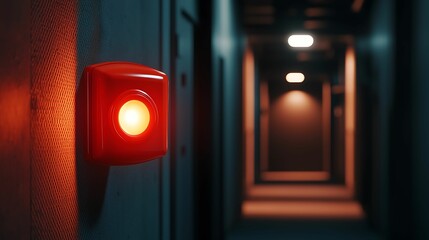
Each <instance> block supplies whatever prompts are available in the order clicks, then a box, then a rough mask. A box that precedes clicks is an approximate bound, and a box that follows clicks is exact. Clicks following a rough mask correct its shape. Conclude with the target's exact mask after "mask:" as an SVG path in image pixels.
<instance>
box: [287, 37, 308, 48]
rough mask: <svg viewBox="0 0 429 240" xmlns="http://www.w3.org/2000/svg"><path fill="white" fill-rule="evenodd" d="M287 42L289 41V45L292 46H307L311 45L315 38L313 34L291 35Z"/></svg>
mask: <svg viewBox="0 0 429 240" xmlns="http://www.w3.org/2000/svg"><path fill="white" fill-rule="evenodd" d="M287 42H288V44H289V46H291V47H296V48H299V47H302V48H306V47H311V46H312V45H313V43H314V39H313V37H312V36H311V35H308V34H303V35H291V36H290V37H289V38H288V39H287Z"/></svg>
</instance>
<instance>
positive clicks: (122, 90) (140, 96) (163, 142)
mask: <svg viewBox="0 0 429 240" xmlns="http://www.w3.org/2000/svg"><path fill="white" fill-rule="evenodd" d="M79 91H80V94H78V96H79V98H81V99H79V101H78V105H79V106H77V107H78V108H80V109H81V112H82V117H83V118H84V121H83V124H82V127H83V129H84V132H83V135H84V139H83V143H84V146H83V148H84V152H85V156H86V160H87V161H90V162H94V163H99V164H105V165H129V164H137V163H142V162H146V161H149V160H152V159H155V158H159V157H162V156H163V155H165V154H166V152H167V148H168V78H167V75H165V74H164V73H162V72H160V71H157V70H155V69H152V68H149V67H146V66H143V65H139V64H135V63H127V62H106V63H100V64H95V65H91V66H88V67H86V68H85V70H84V72H83V74H82V78H81V81H80V87H79ZM130 100H138V101H141V102H143V103H144V104H145V105H146V106H147V108H148V110H149V113H150V121H149V125H148V127H147V129H146V130H145V131H144V132H143V133H141V134H138V135H129V134H127V133H126V132H124V131H122V130H121V127H120V126H119V120H118V114H119V110H120V108H121V106H122V105H123V104H124V103H126V102H127V101H130Z"/></svg>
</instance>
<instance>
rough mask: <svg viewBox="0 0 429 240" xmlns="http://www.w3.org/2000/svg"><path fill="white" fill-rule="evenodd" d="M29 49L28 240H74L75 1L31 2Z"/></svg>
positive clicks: (75, 205) (75, 212) (75, 206)
mask: <svg viewBox="0 0 429 240" xmlns="http://www.w3.org/2000/svg"><path fill="white" fill-rule="evenodd" d="M31 44H32V46H31V48H32V54H31V57H32V59H31V64H32V66H31V69H32V70H31V83H32V87H31V137H32V149H31V155H32V161H31V167H32V176H31V181H32V182H31V187H32V190H31V191H32V204H31V207H32V224H33V226H32V238H34V239H74V238H76V229H77V203H76V202H77V201H76V198H77V196H76V177H75V176H76V175H75V157H74V156H75V139H74V136H75V133H74V94H75V79H76V77H75V72H76V51H75V46H76V2H75V1H32V29H31Z"/></svg>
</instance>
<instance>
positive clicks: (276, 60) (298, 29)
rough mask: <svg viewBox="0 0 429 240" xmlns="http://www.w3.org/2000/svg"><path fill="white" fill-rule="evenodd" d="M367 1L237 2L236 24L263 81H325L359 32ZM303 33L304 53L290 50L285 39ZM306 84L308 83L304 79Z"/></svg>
mask: <svg viewBox="0 0 429 240" xmlns="http://www.w3.org/2000/svg"><path fill="white" fill-rule="evenodd" d="M368 3H369V0H239V4H240V6H241V7H240V11H241V12H240V19H241V23H242V26H243V28H244V30H245V32H246V34H247V36H248V39H249V43H250V45H251V47H252V48H253V50H254V53H255V58H256V62H257V64H258V67H259V70H260V73H261V75H262V77H263V78H268V79H273V78H279V77H284V74H285V73H286V72H288V71H304V72H305V73H306V75H307V76H309V75H311V76H312V77H311V78H310V79H316V80H322V81H323V80H326V78H327V77H329V76H330V75H332V74H333V73H335V72H337V70H338V65H339V60H340V59H339V58H340V57H343V56H344V55H343V51H344V49H345V45H346V43H347V42H349V41H350V40H351V39H352V36H353V35H354V34H356V33H357V32H360V31H362V30H364V29H361V28H363V26H364V25H365V24H363V23H364V20H365V19H367V17H368V16H367V11H366V9H367V8H368V5H369V4H368ZM293 33H308V34H311V35H312V36H313V37H314V38H315V44H314V45H313V46H312V47H311V48H309V49H299V50H297V49H292V48H291V47H289V46H288V45H287V37H288V36H290V35H291V34H293ZM307 79H309V78H307Z"/></svg>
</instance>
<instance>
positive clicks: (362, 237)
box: [226, 219, 378, 240]
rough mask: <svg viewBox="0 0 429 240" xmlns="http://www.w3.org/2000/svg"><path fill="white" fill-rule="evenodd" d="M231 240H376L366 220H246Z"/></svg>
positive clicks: (232, 233)
mask: <svg viewBox="0 0 429 240" xmlns="http://www.w3.org/2000/svg"><path fill="white" fill-rule="evenodd" d="M226 239H227V240H285V239H292V240H300V239H303V240H313V239H314V240H325V239H326V240H327V239H331V240H336V239H338V240H355V239H356V240H358V239H359V240H376V239H378V237H377V235H376V233H374V232H372V231H371V230H370V229H369V227H368V226H367V224H366V222H365V221H363V220H268V219H265V220H262V219H258V220H243V221H242V222H241V223H240V224H238V226H236V227H235V228H234V229H233V230H232V231H231V232H230V233H229V234H228V236H227V238H226Z"/></svg>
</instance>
